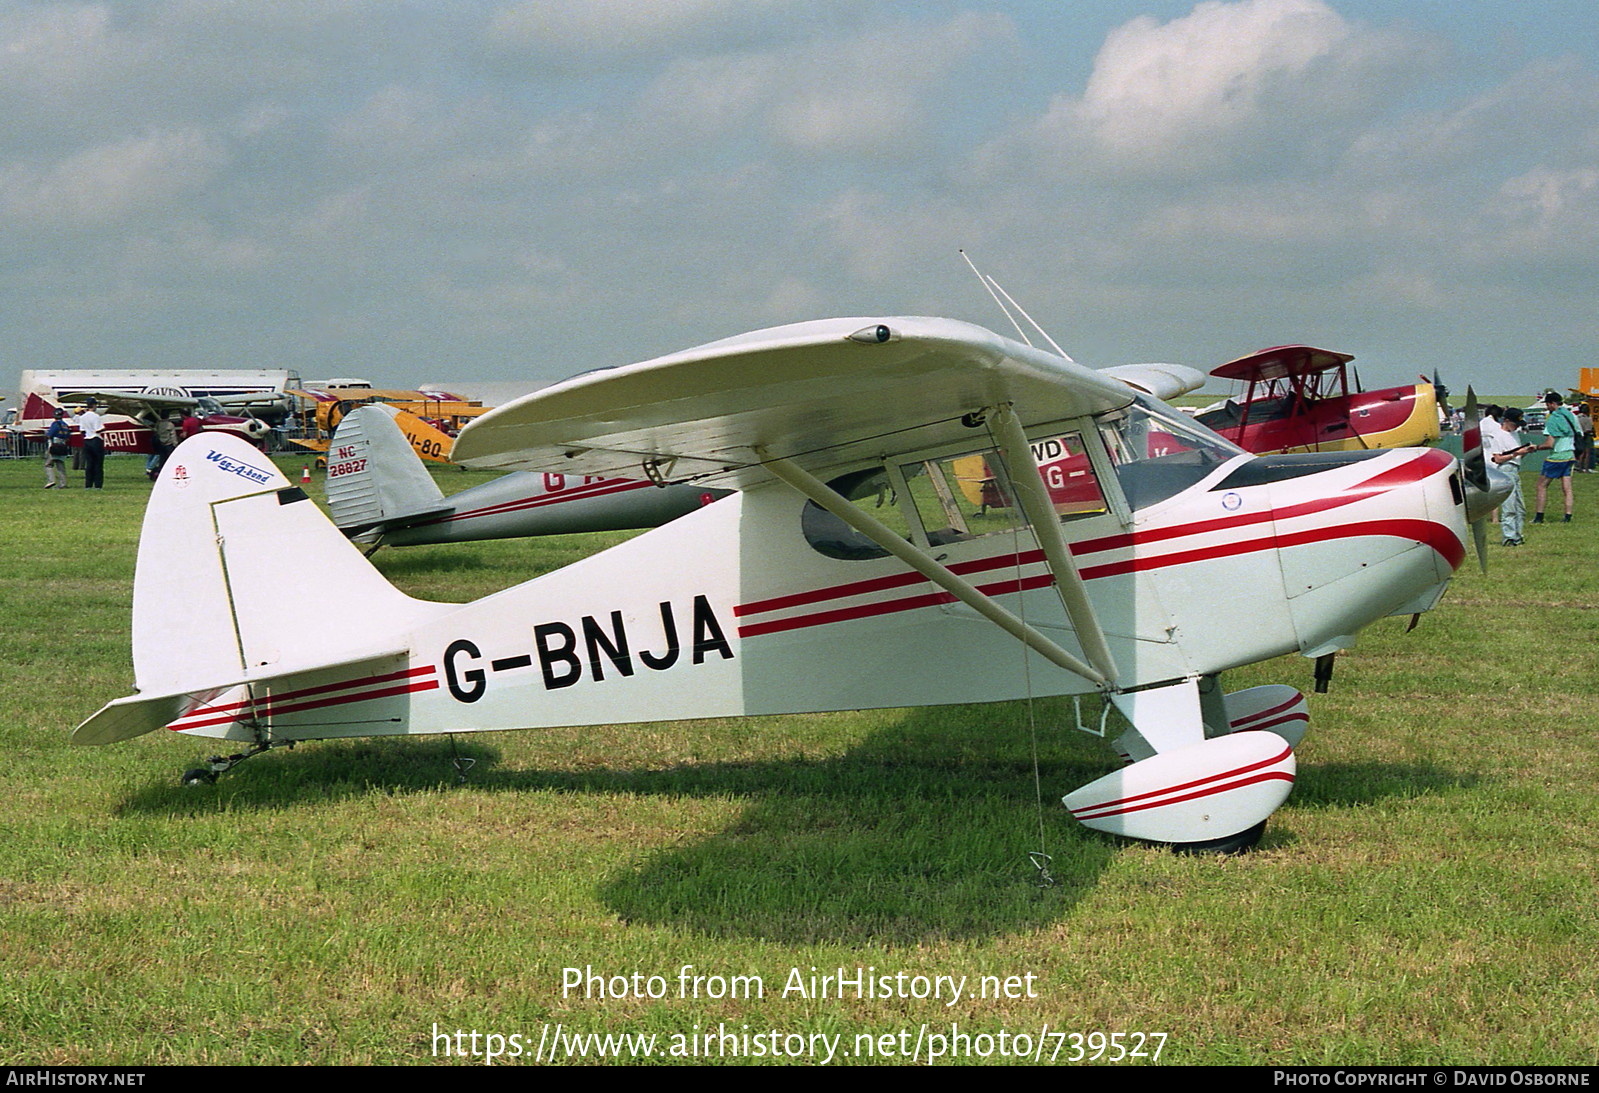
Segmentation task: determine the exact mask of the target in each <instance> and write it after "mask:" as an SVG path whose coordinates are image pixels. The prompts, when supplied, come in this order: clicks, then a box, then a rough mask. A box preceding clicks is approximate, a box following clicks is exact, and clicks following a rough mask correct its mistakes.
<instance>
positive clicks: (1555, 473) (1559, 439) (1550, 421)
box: [1532, 391, 1582, 524]
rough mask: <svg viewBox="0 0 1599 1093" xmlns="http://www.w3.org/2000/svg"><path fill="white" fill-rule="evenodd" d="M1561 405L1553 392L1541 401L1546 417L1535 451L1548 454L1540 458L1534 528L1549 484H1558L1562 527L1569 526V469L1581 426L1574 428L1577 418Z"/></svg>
mask: <svg viewBox="0 0 1599 1093" xmlns="http://www.w3.org/2000/svg"><path fill="white" fill-rule="evenodd" d="M1563 401H1564V400H1563V399H1561V397H1560V396H1559V395H1558V394H1556V393H1555V392H1553V391H1550V392H1549V393H1548V394H1547V395H1545V396H1544V397H1543V402H1544V405H1545V406H1547V407H1548V408H1549V416H1548V417H1546V418H1544V423H1543V443H1542V444H1540V445H1538V447H1537V448H1536V449H1535V450H1536V451H1541V452H1548V453H1549V454H1548V455H1546V456H1544V457H1543V472H1542V473H1541V474H1540V475H1539V476H1538V508H1537V511H1535V512H1534V513H1533V514H1532V522H1533V523H1535V524H1541V523H1543V509H1544V502H1545V501H1546V500H1547V498H1548V496H1549V483H1550V482H1559V483H1560V490H1561V492H1562V493H1563V494H1564V495H1565V502H1566V523H1568V524H1569V523H1571V468H1572V465H1573V464H1574V463H1575V462H1576V460H1577V434H1578V433H1580V432H1581V431H1582V426H1581V425H1579V424H1577V416H1576V415H1575V414H1573V413H1572V412H1571V411H1570V410H1568V409H1566V408H1565V406H1563V405H1562V402H1563Z"/></svg>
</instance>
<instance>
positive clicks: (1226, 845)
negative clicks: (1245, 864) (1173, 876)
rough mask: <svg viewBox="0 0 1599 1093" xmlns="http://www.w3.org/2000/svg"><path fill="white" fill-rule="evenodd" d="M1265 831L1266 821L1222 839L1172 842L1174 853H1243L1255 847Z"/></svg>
mask: <svg viewBox="0 0 1599 1093" xmlns="http://www.w3.org/2000/svg"><path fill="white" fill-rule="evenodd" d="M1265 833H1266V821H1265V820H1262V821H1260V823H1258V824H1256V825H1255V826H1254V827H1246V828H1244V829H1243V830H1242V831H1240V832H1239V833H1238V834H1236V835H1228V836H1227V837H1226V838H1224V839H1206V840H1205V841H1204V842H1197V843H1172V844H1171V849H1172V853H1174V854H1244V853H1247V852H1249V851H1251V850H1253V849H1255V844H1256V843H1258V842H1260V837H1261V836H1262V835H1264V834H1265Z"/></svg>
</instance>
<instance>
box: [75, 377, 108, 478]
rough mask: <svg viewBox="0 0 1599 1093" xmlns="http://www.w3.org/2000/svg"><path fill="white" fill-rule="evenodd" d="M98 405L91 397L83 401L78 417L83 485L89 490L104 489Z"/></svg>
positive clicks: (103, 443) (103, 450)
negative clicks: (81, 442)
mask: <svg viewBox="0 0 1599 1093" xmlns="http://www.w3.org/2000/svg"><path fill="white" fill-rule="evenodd" d="M99 405H100V402H99V400H98V399H95V398H94V397H93V396H91V397H89V398H87V399H84V400H83V406H84V410H83V413H81V414H79V415H78V428H79V429H81V430H83V485H84V488H85V489H91V490H103V489H105V440H104V439H103V438H102V437H101V436H100V433H101V431H102V430H104V429H105V421H104V420H103V419H102V418H101V417H100V414H99V412H98V409H97V407H99Z"/></svg>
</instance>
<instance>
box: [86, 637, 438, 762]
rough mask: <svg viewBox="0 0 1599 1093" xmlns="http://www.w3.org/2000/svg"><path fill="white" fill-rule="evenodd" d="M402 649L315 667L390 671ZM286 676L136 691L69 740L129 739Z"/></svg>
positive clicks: (106, 708) (105, 709)
mask: <svg viewBox="0 0 1599 1093" xmlns="http://www.w3.org/2000/svg"><path fill="white" fill-rule="evenodd" d="M406 653H407V650H406V649H404V648H397V649H393V650H390V651H388V652H385V653H379V654H377V655H375V656H366V655H363V656H360V657H357V658H355V659H353V660H349V661H345V662H334V663H329V664H326V665H320V666H318V670H319V671H323V670H328V669H352V668H353V669H360V668H361V667H363V666H365V667H368V668H369V669H370V670H371V671H372V672H373V673H374V674H377V673H383V672H389V671H392V669H393V667H394V663H395V660H396V659H397V658H401V657H404V656H405V655H406ZM287 678H290V676H287V675H286V676H280V677H269V676H254V677H252V678H250V679H248V680H246V679H235V680H229V681H227V682H222V683H218V684H217V685H216V686H214V687H210V688H208V689H207V690H205V691H200V692H193V691H190V692H184V693H182V694H169V695H156V696H153V697H146V696H145V695H142V694H136V695H129V696H128V697H126V698H119V699H117V700H116V701H115V702H109V703H107V704H106V705H105V706H104V707H102V708H101V709H100V710H99V712H97V713H96V714H95V715H94V716H93V717H91V718H89V719H88V720H87V721H85V722H84V723H83V724H81V725H79V726H78V727H77V728H76V729H74V730H73V733H72V743H74V744H80V745H96V744H115V743H118V742H120V741H123V740H132V739H133V738H134V737H136V736H143V735H144V734H145V733H147V732H154V731H155V730H156V729H160V728H164V727H165V726H167V725H171V724H172V723H173V722H174V721H177V720H178V719H179V718H182V717H184V716H186V715H188V714H190V713H193V712H194V711H196V710H201V711H202V712H203V710H204V707H205V706H206V705H207V704H208V703H210V702H212V701H213V700H214V699H216V698H217V696H219V695H223V694H226V693H227V692H229V691H231V690H233V689H234V688H235V687H240V686H244V685H246V684H249V685H251V686H256V687H262V688H264V689H267V690H270V689H271V686H272V685H273V684H274V683H277V682H278V681H279V680H281V679H287Z"/></svg>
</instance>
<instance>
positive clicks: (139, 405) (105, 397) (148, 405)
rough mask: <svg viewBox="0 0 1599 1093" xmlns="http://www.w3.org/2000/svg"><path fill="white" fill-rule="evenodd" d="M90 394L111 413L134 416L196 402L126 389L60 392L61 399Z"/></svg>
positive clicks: (86, 396) (181, 407) (185, 398)
mask: <svg viewBox="0 0 1599 1093" xmlns="http://www.w3.org/2000/svg"><path fill="white" fill-rule="evenodd" d="M90 395H93V396H94V397H95V398H96V399H98V400H99V401H100V404H101V405H102V406H105V407H106V408H107V409H109V410H111V411H112V412H113V413H117V414H130V415H134V416H137V415H138V414H141V413H144V412H145V411H147V410H148V411H150V412H151V413H156V414H161V413H165V412H166V411H168V410H190V409H193V408H194V406H195V405H196V404H197V403H196V400H195V399H192V398H187V397H185V396H183V395H146V394H139V395H130V394H128V393H127V392H126V391H94V390H90V389H87V388H84V389H82V390H78V389H74V390H71V391H62V392H61V398H63V399H79V398H88V397H89V396H90Z"/></svg>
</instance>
